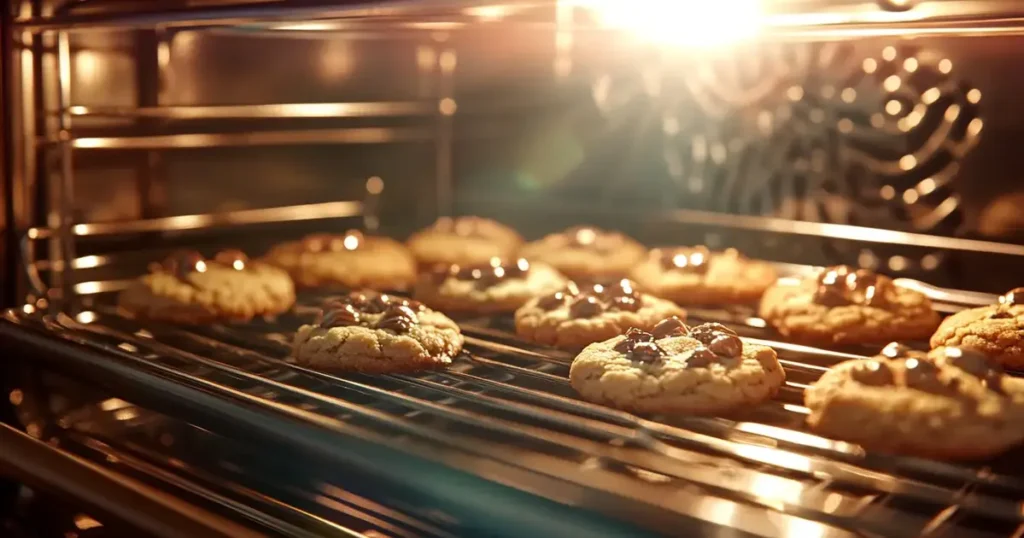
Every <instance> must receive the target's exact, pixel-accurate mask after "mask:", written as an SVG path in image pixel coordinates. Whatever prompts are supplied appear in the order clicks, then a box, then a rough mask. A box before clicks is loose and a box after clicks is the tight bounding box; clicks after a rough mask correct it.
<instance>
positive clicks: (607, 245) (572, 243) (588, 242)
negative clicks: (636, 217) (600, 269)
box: [562, 226, 622, 253]
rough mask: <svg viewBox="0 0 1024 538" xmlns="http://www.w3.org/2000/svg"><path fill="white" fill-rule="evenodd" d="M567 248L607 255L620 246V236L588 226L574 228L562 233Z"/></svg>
mask: <svg viewBox="0 0 1024 538" xmlns="http://www.w3.org/2000/svg"><path fill="white" fill-rule="evenodd" d="M562 235H563V236H564V237H565V238H566V243H567V246H569V247H571V248H577V249H586V250H593V251H596V252H600V253H607V252H611V251H613V250H615V249H616V248H618V247H619V246H620V245H621V244H622V235H621V234H618V233H615V232H608V231H605V230H602V229H600V228H593V227H590V226H575V227H572V228H569V229H567V230H565V231H564V232H562Z"/></svg>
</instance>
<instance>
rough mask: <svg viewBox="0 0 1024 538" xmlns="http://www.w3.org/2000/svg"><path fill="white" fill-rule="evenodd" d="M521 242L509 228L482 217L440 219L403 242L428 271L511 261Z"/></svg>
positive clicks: (517, 235)
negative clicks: (447, 267) (437, 267)
mask: <svg viewBox="0 0 1024 538" xmlns="http://www.w3.org/2000/svg"><path fill="white" fill-rule="evenodd" d="M522 243H523V238H522V237H520V235H519V233H518V232H516V231H515V230H513V229H512V228H509V227H508V226H505V225H504V224H501V223H499V222H495V221H493V220H490V219H485V218H481V217H456V218H454V219H453V218H450V217H442V218H440V219H437V222H435V223H434V224H433V225H432V226H430V227H429V228H426V229H424V230H420V231H419V232H416V233H415V234H413V235H412V236H411V237H409V240H408V241H406V244H407V245H408V246H409V250H411V251H412V253H413V255H414V256H415V257H416V260H417V261H418V262H419V263H420V266H421V267H425V268H428V269H429V268H431V267H432V266H434V265H453V264H456V265H482V264H486V263H488V262H489V261H490V260H491V258H502V259H506V258H511V257H512V256H514V255H515V253H516V251H517V250H519V246H520V245H522Z"/></svg>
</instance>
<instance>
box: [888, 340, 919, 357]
mask: <svg viewBox="0 0 1024 538" xmlns="http://www.w3.org/2000/svg"><path fill="white" fill-rule="evenodd" d="M911 351H914V350H913V349H911V348H910V347H907V346H905V345H903V344H901V343H899V342H890V343H889V344H888V345H887V346H885V347H884V348H882V355H885V356H886V357H888V358H890V359H902V358H906V357H909V356H910V352H911Z"/></svg>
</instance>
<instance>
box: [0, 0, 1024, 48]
mask: <svg viewBox="0 0 1024 538" xmlns="http://www.w3.org/2000/svg"><path fill="white" fill-rule="evenodd" d="M597 3H598V2H594V1H592V0H561V1H559V0H513V1H509V0H505V1H502V2H493V1H481V0H427V1H416V0H386V1H383V2H381V1H372V0H356V1H348V2H337V1H336V0H335V1H332V0H314V1H309V2H292V1H288V0H278V1H272V2H266V1H256V2H254V1H251V0H250V1H246V0H235V1H232V2H217V3H210V4H208V5H202V4H199V5H191V6H189V7H187V8H181V7H176V6H173V5H171V6H167V5H163V6H161V5H157V6H156V7H155V8H154V9H138V8H137V7H136V6H133V5H131V4H127V5H125V4H119V3H117V2H109V1H107V2H104V1H102V0H86V1H76V0H68V1H66V2H63V3H61V4H59V5H58V6H57V8H56V9H54V10H52V11H51V12H49V13H46V14H43V13H39V12H33V11H31V10H22V11H21V12H19V13H18V15H17V16H16V17H14V19H13V20H12V25H13V28H14V29H15V30H16V31H27V32H36V33H38V32H54V31H62V32H89V31H96V30H115V29H138V28H210V27H225V26H228V27H230V26H237V27H242V28H246V29H262V30H270V31H279V32H295V31H299V32H360V31H363V32H365V31H378V32H379V31H384V30H387V31H391V32H401V31H413V32H430V31H437V30H445V31H451V30H458V29H461V28H464V27H468V26H474V25H478V24H482V23H483V24H488V23H490V24H494V23H495V22H508V21H512V22H514V23H516V24H519V25H536V26H540V27H545V26H550V25H552V24H553V22H554V21H552V17H551V15H550V12H551V10H552V9H555V10H580V9H585V8H587V7H588V6H591V5H593V4H597ZM943 4H944V2H943V1H942V0H917V1H909V2H908V1H903V0H900V1H897V0H840V1H838V2H837V1H832V2H824V1H822V0H783V1H778V2H772V3H771V4H769V5H767V6H763V9H764V10H765V11H766V13H765V15H766V18H765V26H766V27H767V28H768V29H770V30H771V35H774V36H778V37H781V38H788V39H803V40H806V39H822V38H824V39H850V38H865V37H885V36H899V37H934V36H973V35H1019V34H1020V33H1021V24H1020V17H1021V16H1022V15H1024V10H1022V9H1021V8H1020V7H1019V6H1016V5H1014V4H1013V3H1012V2H1001V1H1000V0H969V1H966V2H957V5H953V6H950V5H948V3H946V5H943ZM142 5H145V4H142ZM572 15H573V16H572V20H573V21H574V22H575V23H576V24H577V25H578V26H581V27H582V28H584V29H593V30H605V25H603V24H601V23H600V21H599V20H595V17H593V16H592V15H590V14H589V13H583V14H582V15H577V14H575V13H573V14H572Z"/></svg>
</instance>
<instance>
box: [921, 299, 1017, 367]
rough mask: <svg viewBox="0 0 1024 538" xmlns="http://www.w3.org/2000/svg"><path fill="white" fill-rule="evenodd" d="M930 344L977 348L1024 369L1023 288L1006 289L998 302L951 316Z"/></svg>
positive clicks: (934, 345)
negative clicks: (1007, 290)
mask: <svg viewBox="0 0 1024 538" xmlns="http://www.w3.org/2000/svg"><path fill="white" fill-rule="evenodd" d="M931 344H932V347H941V346H957V347H964V348H970V349H975V350H978V351H981V352H982V353H984V354H985V355H988V356H989V357H990V358H991V359H992V360H994V361H996V362H998V363H999V364H1002V365H1003V366H1005V367H1006V368H1013V369H1024V288H1016V289H1014V290H1011V291H1009V292H1007V293H1006V294H1005V295H1003V296H1002V297H1000V298H999V303H998V304H994V305H991V306H982V307H980V308H971V309H969V310H962V311H960V312H957V313H956V314H953V315H952V316H949V317H948V318H946V319H945V320H944V321H943V322H942V324H941V325H939V329H938V330H937V331H935V334H933V335H932V339H931Z"/></svg>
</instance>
